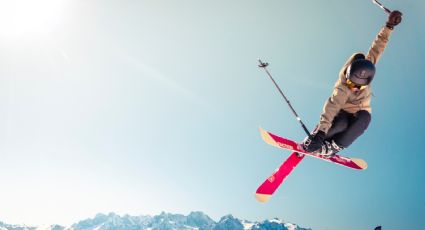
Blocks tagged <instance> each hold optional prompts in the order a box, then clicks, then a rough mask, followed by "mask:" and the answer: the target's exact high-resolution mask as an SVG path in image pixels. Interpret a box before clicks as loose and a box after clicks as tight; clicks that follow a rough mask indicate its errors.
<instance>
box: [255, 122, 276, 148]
mask: <svg viewBox="0 0 425 230" xmlns="http://www.w3.org/2000/svg"><path fill="white" fill-rule="evenodd" d="M260 133H261V137H262V138H263V140H264V142H266V143H267V144H269V145H273V146H277V147H279V145H278V144H276V141H275V140H273V138H272V137H271V136H270V134H269V132H267V131H266V130H264V129H263V128H261V127H260Z"/></svg>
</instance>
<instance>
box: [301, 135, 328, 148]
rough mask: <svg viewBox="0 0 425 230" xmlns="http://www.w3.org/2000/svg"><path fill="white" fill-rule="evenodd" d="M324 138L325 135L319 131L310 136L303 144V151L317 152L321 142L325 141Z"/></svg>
mask: <svg viewBox="0 0 425 230" xmlns="http://www.w3.org/2000/svg"><path fill="white" fill-rule="evenodd" d="M325 136H326V134H325V133H324V132H323V131H321V130H319V131H317V132H315V133H312V134H310V136H308V137H307V138H306V139H305V140H304V142H303V148H304V150H305V151H307V152H314V151H316V150H319V149H320V148H321V147H322V145H323V141H325Z"/></svg>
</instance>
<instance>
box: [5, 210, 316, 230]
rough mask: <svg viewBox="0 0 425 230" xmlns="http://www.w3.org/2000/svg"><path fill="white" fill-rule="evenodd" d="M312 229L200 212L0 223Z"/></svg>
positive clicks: (170, 229)
mask: <svg viewBox="0 0 425 230" xmlns="http://www.w3.org/2000/svg"><path fill="white" fill-rule="evenodd" d="M115 229H116V230H311V229H309V228H308V229H307V228H301V227H299V226H298V225H296V224H292V223H285V222H283V221H282V220H279V219H272V220H265V221H263V222H251V221H247V220H240V219H237V218H235V217H233V216H232V215H226V216H223V217H222V218H221V219H220V220H219V221H218V222H215V221H214V220H212V219H211V218H210V217H209V216H207V215H206V214H204V213H202V212H191V213H190V214H189V215H187V216H185V215H181V214H171V213H165V212H163V213H161V214H159V215H156V216H129V215H124V216H119V215H117V214H115V213H109V214H108V215H105V214H97V215H96V216H95V217H94V218H92V219H85V220H81V221H79V222H78V223H75V224H73V225H71V226H67V227H65V226H60V225H52V226H48V227H28V226H20V225H10V224H5V223H3V222H0V230H115Z"/></svg>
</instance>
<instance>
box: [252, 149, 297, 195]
mask: <svg viewBox="0 0 425 230" xmlns="http://www.w3.org/2000/svg"><path fill="white" fill-rule="evenodd" d="M302 159H304V155H302V156H298V153H297V152H293V153H292V154H291V155H290V156H289V157H288V159H286V161H284V162H283V163H282V165H280V167H279V168H277V169H276V170H275V171H274V172H273V174H272V175H271V176H269V177H268V178H267V179H266V180H265V181H264V182H263V183H262V184H261V185H260V187H258V189H257V191H256V193H255V198H256V199H257V201H259V202H261V203H266V202H267V201H268V200H269V199H270V198H271V196H272V195H273V193H274V192H275V191H276V190H277V189H278V188H279V186H280V184H282V182H283V180H285V178H286V177H287V176H288V175H289V174H290V173H291V172H292V170H293V169H294V168H295V167H296V166H297V165H298V164H299V163H300V162H301V160H302Z"/></svg>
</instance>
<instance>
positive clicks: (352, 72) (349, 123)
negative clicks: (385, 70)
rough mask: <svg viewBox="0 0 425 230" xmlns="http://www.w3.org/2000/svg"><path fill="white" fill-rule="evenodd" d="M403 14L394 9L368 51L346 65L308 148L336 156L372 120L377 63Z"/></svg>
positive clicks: (304, 143)
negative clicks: (371, 102) (371, 101)
mask: <svg viewBox="0 0 425 230" xmlns="http://www.w3.org/2000/svg"><path fill="white" fill-rule="evenodd" d="M401 17H402V13H401V12H400V11H392V12H391V13H390V14H389V17H388V20H387V22H386V24H385V26H384V27H383V28H382V29H381V30H380V31H379V33H378V35H377V37H376V38H375V40H374V41H373V43H372V46H371V47H370V49H369V51H368V52H367V54H366V55H364V54H362V53H354V54H353V55H352V56H351V57H350V58H349V59H348V60H347V62H346V63H345V65H344V66H343V67H342V69H341V70H340V72H339V78H338V80H337V82H336V83H335V86H334V90H333V93H332V95H331V96H330V97H329V99H328V100H327V101H326V102H325V105H324V107H323V111H322V114H321V116H320V122H319V124H318V125H317V126H316V129H315V130H314V131H313V132H312V133H311V134H310V136H307V137H306V139H305V140H304V142H303V147H304V149H305V150H306V151H308V152H314V153H317V154H319V155H322V156H324V157H332V156H333V155H335V154H336V153H337V152H339V151H341V150H342V149H344V148H347V147H348V146H350V145H351V144H352V143H353V142H354V140H356V139H357V138H358V137H359V136H360V135H362V134H363V132H364V131H365V130H366V128H367V127H368V125H369V122H370V120H371V107H370V99H371V95H372V90H371V87H370V83H371V82H372V80H373V77H374V75H375V64H376V63H377V62H378V60H379V58H380V57H381V55H382V53H383V51H384V49H385V46H386V45H387V42H388V38H389V37H390V34H391V33H392V31H393V29H394V27H395V26H396V25H398V24H399V23H400V22H401Z"/></svg>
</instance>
